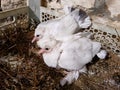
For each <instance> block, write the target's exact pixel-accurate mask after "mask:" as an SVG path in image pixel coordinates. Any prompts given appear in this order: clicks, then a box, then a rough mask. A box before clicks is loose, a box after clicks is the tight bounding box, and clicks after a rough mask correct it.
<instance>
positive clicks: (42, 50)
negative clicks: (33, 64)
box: [38, 49, 47, 55]
mask: <svg viewBox="0 0 120 90" xmlns="http://www.w3.org/2000/svg"><path fill="white" fill-rule="evenodd" d="M46 52H47V50H45V49H40V51H38V55H41V54H43V53H46Z"/></svg>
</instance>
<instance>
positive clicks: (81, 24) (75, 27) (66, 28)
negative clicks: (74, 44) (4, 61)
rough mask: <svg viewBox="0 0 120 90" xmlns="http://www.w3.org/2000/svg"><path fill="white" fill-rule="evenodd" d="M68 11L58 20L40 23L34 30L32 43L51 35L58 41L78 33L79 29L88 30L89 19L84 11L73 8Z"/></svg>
mask: <svg viewBox="0 0 120 90" xmlns="http://www.w3.org/2000/svg"><path fill="white" fill-rule="evenodd" d="M68 11H69V13H68V14H65V15H63V16H61V17H59V18H56V19H54V20H49V21H46V22H42V23H40V24H39V25H38V26H37V28H36V29H35V34H34V38H33V40H32V42H34V41H37V40H38V39H41V38H42V37H43V36H45V35H52V36H54V37H55V38H56V40H59V39H62V38H61V37H64V36H68V35H72V34H74V33H76V32H78V31H79V30H80V28H88V27H89V26H90V25H91V20H90V17H89V16H88V15H87V14H86V12H85V11H83V10H80V9H74V8H69V9H68Z"/></svg>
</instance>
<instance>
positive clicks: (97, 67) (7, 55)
mask: <svg viewBox="0 0 120 90" xmlns="http://www.w3.org/2000/svg"><path fill="white" fill-rule="evenodd" d="M19 31H21V32H19ZM16 32H17V34H15V35H14V37H11V38H9V40H8V38H6V36H4V37H0V38H2V39H3V40H4V41H5V43H4V44H1V46H0V88H1V90H7V89H8V90H102V89H104V90H119V89H120V72H119V71H120V57H118V56H117V55H115V54H112V52H109V55H108V57H107V59H104V60H99V59H97V58H94V60H93V61H92V62H91V63H89V64H88V65H87V66H88V74H80V77H79V79H78V80H77V81H75V82H74V83H73V84H71V85H65V86H63V87H61V86H60V85H59V81H60V80H61V78H63V77H64V76H65V74H64V73H63V72H64V70H62V69H60V70H59V69H54V68H49V67H47V65H45V63H44V62H43V59H42V57H40V56H38V55H37V54H36V50H37V48H36V46H35V45H34V44H31V40H32V37H33V33H34V32H33V31H29V32H23V30H21V29H20V28H19V30H17V31H16ZM18 32H19V33H18ZM8 35H9V34H8ZM16 35H17V36H16ZM16 37H17V38H16ZM21 38H22V39H21ZM12 61H13V62H14V63H12ZM14 65H15V67H13V66H14Z"/></svg>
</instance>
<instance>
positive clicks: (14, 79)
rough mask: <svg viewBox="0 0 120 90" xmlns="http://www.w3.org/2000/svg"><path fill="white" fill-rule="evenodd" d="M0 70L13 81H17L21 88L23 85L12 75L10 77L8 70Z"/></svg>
mask: <svg viewBox="0 0 120 90" xmlns="http://www.w3.org/2000/svg"><path fill="white" fill-rule="evenodd" d="M0 70H1V71H2V72H3V73H5V74H6V75H7V76H8V77H10V78H11V79H12V80H13V81H14V82H15V83H19V84H20V85H21V88H22V89H23V86H22V84H21V83H20V82H18V80H17V79H16V78H14V77H12V76H11V75H10V74H9V73H8V72H6V71H5V70H4V69H2V68H0Z"/></svg>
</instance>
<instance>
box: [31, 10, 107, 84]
mask: <svg viewBox="0 0 120 90" xmlns="http://www.w3.org/2000/svg"><path fill="white" fill-rule="evenodd" d="M69 10H70V11H72V8H71V9H68V12H69ZM90 25H91V20H90V18H89V16H87V14H86V13H85V12H84V11H81V10H79V9H75V10H73V11H72V12H69V13H68V14H67V15H65V16H62V17H60V18H58V19H55V20H50V21H47V22H44V23H41V24H39V25H38V27H37V28H36V30H35V37H37V39H38V41H37V45H38V46H39V47H40V48H41V50H40V51H39V52H38V53H39V54H41V53H43V59H44V62H45V63H46V64H47V65H48V66H49V67H54V68H63V69H65V70H67V71H69V72H68V73H67V75H66V76H65V77H64V78H63V79H62V80H61V81H60V84H61V85H62V86H63V85H64V84H66V83H67V82H68V84H70V83H72V82H73V81H74V80H77V79H78V77H79V73H82V72H86V70H87V69H86V64H87V63H89V62H91V60H92V58H93V57H94V56H95V55H98V57H100V58H105V56H106V53H103V51H101V44H100V43H99V42H94V41H92V40H91V39H90V36H91V34H90V33H76V32H78V31H79V29H80V28H88V27H89V26H90ZM75 33H76V34H75ZM35 40H36V38H34V39H33V41H32V42H34V41H35ZM101 53H102V55H101Z"/></svg>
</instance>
